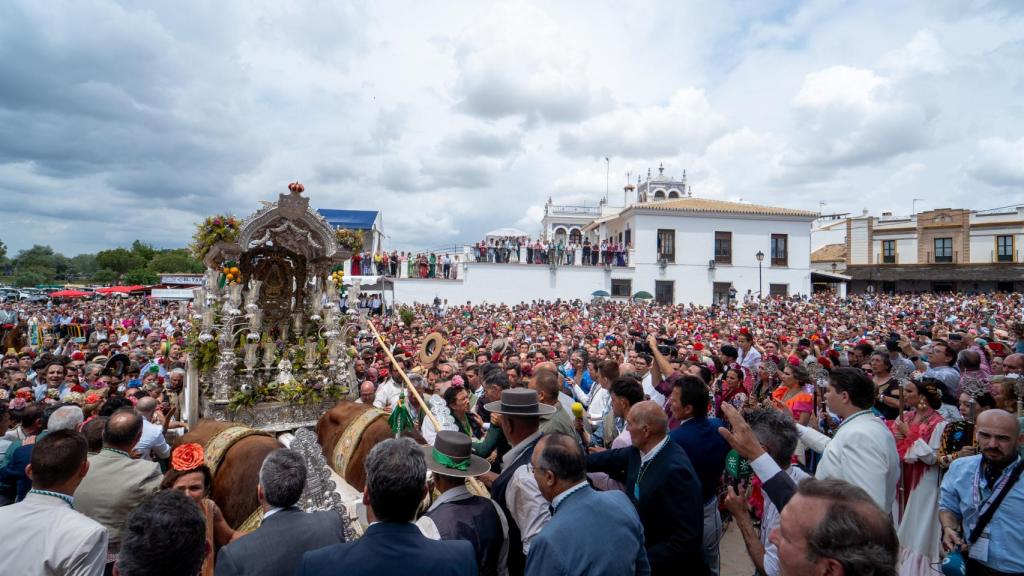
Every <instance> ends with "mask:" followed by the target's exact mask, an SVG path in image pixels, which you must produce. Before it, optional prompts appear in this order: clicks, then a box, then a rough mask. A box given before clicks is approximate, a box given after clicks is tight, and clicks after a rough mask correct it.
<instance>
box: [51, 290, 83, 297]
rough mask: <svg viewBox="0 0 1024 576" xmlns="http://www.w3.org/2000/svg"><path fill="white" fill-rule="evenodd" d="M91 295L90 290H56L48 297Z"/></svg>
mask: <svg viewBox="0 0 1024 576" xmlns="http://www.w3.org/2000/svg"><path fill="white" fill-rule="evenodd" d="M92 295H93V293H92V292H83V291H82V290H58V291H56V292H53V293H52V294H50V298H87V297H89V296H92Z"/></svg>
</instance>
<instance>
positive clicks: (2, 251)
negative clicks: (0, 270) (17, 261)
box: [0, 240, 7, 263]
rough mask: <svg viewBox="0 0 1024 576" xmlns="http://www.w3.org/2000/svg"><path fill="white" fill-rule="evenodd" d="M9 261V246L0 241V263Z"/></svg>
mask: <svg viewBox="0 0 1024 576" xmlns="http://www.w3.org/2000/svg"><path fill="white" fill-rule="evenodd" d="M6 259H7V244H4V242H3V240H0V263H3V261H4V260H6Z"/></svg>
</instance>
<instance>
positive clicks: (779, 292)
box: [768, 284, 789, 296]
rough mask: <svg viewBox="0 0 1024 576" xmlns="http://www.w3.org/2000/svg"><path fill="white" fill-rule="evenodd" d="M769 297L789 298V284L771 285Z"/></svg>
mask: <svg viewBox="0 0 1024 576" xmlns="http://www.w3.org/2000/svg"><path fill="white" fill-rule="evenodd" d="M768 295H769V296H789V284H769V285H768Z"/></svg>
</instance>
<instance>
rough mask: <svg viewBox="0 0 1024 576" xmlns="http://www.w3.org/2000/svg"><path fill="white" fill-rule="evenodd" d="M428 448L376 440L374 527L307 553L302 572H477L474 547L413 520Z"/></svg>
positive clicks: (366, 493)
mask: <svg viewBox="0 0 1024 576" xmlns="http://www.w3.org/2000/svg"><path fill="white" fill-rule="evenodd" d="M426 477H427V465H426V462H424V460H423V452H422V450H420V447H419V446H417V445H416V443H415V442H413V441H412V440H410V439H409V438H396V439H389V440H385V441H383V442H381V443H380V444H377V445H376V446H374V447H373V450H371V451H370V454H369V456H367V458H366V488H365V489H364V490H363V504H365V505H366V507H367V508H366V509H367V519H368V520H369V521H370V527H369V528H367V529H366V532H365V533H364V534H363V537H362V538H360V539H359V540H356V541H355V542H346V543H344V544H335V545H333V546H328V547H326V548H321V549H319V550H314V551H312V552H306V553H305V554H304V555H303V556H302V562H301V564H300V565H299V569H298V571H297V572H296V575H297V576H318V575H324V576H327V575H333V574H341V573H344V574H345V575H346V576H407V575H408V574H409V573H410V570H412V571H414V572H416V573H418V574H433V575H437V576H475V575H476V574H477V567H476V555H475V554H474V552H473V545H472V544H470V543H469V542H466V541H463V540H441V541H436V540H431V539H429V538H427V537H426V536H424V535H423V534H422V533H421V532H420V530H419V528H417V527H416V525H415V524H413V523H412V521H413V519H414V518H415V517H416V510H417V508H419V505H420V502H421V501H422V500H423V497H424V496H426V494H427V483H426Z"/></svg>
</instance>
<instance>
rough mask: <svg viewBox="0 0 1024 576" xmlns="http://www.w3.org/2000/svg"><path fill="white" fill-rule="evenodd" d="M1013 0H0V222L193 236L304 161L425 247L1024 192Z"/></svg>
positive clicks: (19, 228) (1022, 23)
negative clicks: (632, 219) (670, 201)
mask: <svg viewBox="0 0 1024 576" xmlns="http://www.w3.org/2000/svg"><path fill="white" fill-rule="evenodd" d="M1022 62H1024V3H1021V2H1016V1H1013V0H1010V1H1007V2H996V1H974V2H972V1H968V0H955V1H954V0H950V1H937V0H929V1H926V2H920V3H911V2H906V3H904V2H895V3H894V2H863V3H862V2H839V1H820V2H806V3H805V2H793V1H781V2H770V1H762V0H755V1H750V2H699V3H698V2H693V3H690V2H681V1H676V0H669V1H665V2H610V1H593V0H591V1H586V2H584V1H579V2H573V1H560V2H508V3H504V2H469V1H463V2H451V3H443V2H440V1H431V2H416V1H408V2H397V1H379V2H353V3H347V2H343V1H341V0H333V1H323V2H313V1H310V2H277V1H254V0H245V1H223V2H205V1H204V2H199V1H195V2H193V1H187V0H186V1H177V2H148V1H141V0H140V1H137V2H108V1H101V0H97V1H85V2H80V1H67V2H59V1H53V2H50V1H48V2H39V1H35V0H24V1H21V0H10V1H5V2H2V3H0V240H2V241H3V242H5V243H6V244H7V245H8V247H9V251H10V252H15V253H16V252H17V250H19V249H23V248H26V247H29V246H31V245H32V244H36V243H46V244H50V245H52V246H53V247H54V248H56V249H58V250H60V251H63V252H64V253H66V254H68V255H74V254H77V253H80V252H90V251H95V250H99V249H103V248H109V247H113V246H117V245H127V244H129V243H130V242H131V241H132V240H133V239H135V238H141V239H143V240H146V241H149V242H151V243H153V244H155V245H157V246H160V247H173V246H182V245H185V244H186V243H187V242H188V239H189V237H190V236H191V233H192V230H193V229H194V224H195V223H196V222H197V221H198V220H199V219H201V218H202V217H203V216H205V215H208V214H213V213H227V212H230V213H233V214H235V215H239V216H244V215H247V214H249V213H250V212H252V211H253V210H255V209H256V208H257V207H258V202H257V201H258V200H261V199H263V200H274V199H276V197H277V194H278V193H280V192H284V191H285V186H286V185H287V183H288V182H290V181H292V180H300V181H302V182H303V183H304V184H305V185H306V190H307V195H309V196H310V197H311V199H312V203H313V204H314V205H315V206H316V207H321V208H358V209H377V210H381V211H383V218H384V226H385V231H386V233H387V234H388V236H389V240H388V242H389V246H391V247H395V248H398V249H408V248H438V247H441V246H445V245H451V244H455V243H459V242H465V241H471V240H475V239H476V238H478V237H479V236H480V235H481V234H482V233H483V232H484V231H486V230H489V229H492V228H497V227H502V226H518V227H521V228H523V229H525V230H527V231H528V232H531V233H535V232H536V231H537V230H538V229H539V220H540V215H541V214H542V210H543V208H542V206H543V203H544V202H545V201H546V200H547V198H548V196H552V197H553V198H554V199H555V202H556V203H569V204H581V203H583V202H587V203H589V204H591V205H593V204H595V203H596V202H597V201H598V200H599V199H600V198H601V197H602V196H603V195H604V191H605V179H606V165H605V157H608V158H609V159H610V174H611V177H610V182H611V184H610V187H611V190H612V193H611V200H612V202H613V203H621V201H622V192H621V191H622V186H623V184H624V183H625V178H626V173H627V171H631V172H632V174H633V175H634V176H633V177H634V178H635V177H636V175H637V174H638V173H642V174H645V175H646V171H647V169H648V168H656V167H657V165H658V163H659V162H663V163H664V165H665V168H666V173H667V174H672V175H679V174H681V173H682V171H683V170H684V169H685V170H686V171H687V174H688V176H689V179H690V183H691V184H692V187H693V192H694V195H696V196H706V197H713V198H723V199H729V200H739V199H742V200H744V201H749V202H757V203H764V204H770V205H779V206H787V207H794V208H810V209H814V210H818V209H819V208H820V206H819V202H820V201H824V202H825V205H824V207H823V208H821V209H823V210H824V211H826V212H860V211H861V210H862V209H865V208H867V209H870V210H871V211H872V212H874V213H876V214H877V213H879V212H881V211H882V210H892V211H894V212H896V213H897V214H908V213H910V210H911V201H912V199H914V198H920V199H923V200H922V201H919V202H918V205H917V206H918V208H919V209H928V208H936V207H942V206H955V207H974V208H992V207H998V206H1004V205H1009V204H1015V203H1024V98H1022V94H1024V65H1022V64H1021V63H1022Z"/></svg>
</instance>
